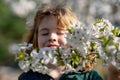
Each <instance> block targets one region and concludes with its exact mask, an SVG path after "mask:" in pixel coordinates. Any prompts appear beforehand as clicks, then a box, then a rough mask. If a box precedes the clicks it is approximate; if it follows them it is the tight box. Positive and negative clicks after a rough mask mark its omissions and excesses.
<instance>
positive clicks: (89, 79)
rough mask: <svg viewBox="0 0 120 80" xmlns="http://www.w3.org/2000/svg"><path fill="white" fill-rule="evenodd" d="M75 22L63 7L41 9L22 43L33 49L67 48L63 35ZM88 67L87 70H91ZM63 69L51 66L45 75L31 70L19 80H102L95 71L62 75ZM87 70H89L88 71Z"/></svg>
mask: <svg viewBox="0 0 120 80" xmlns="http://www.w3.org/2000/svg"><path fill="white" fill-rule="evenodd" d="M76 21H77V18H76V17H75V16H74V15H73V13H72V12H71V10H70V9H69V8H67V7H65V6H64V5H58V6H55V7H50V6H48V5H44V6H43V7H41V8H40V9H39V10H38V11H37V13H36V15H35V18H34V25H33V27H32V29H29V31H28V33H27V34H26V36H25V39H24V41H25V42H27V43H32V44H33V46H34V47H35V48H38V49H40V48H43V47H52V48H57V47H58V46H60V45H65V46H68V47H69V44H68V43H67V40H66V38H65V33H66V31H67V29H68V26H70V24H72V23H74V22H76ZM92 67H93V66H92V65H89V67H88V68H92ZM62 68H63V67H61V66H59V67H56V66H53V67H52V71H51V72H50V73H49V75H47V74H41V73H38V72H33V71H32V70H30V71H28V72H26V73H25V72H24V73H22V74H21V75H20V77H19V80H59V78H60V80H102V78H101V77H100V76H99V74H98V73H97V72H96V71H94V70H93V71H92V70H91V71H87V70H86V71H85V69H84V71H83V72H82V71H81V72H69V73H67V74H62V72H61V70H62ZM88 70H89V69H88ZM60 76H61V77H60Z"/></svg>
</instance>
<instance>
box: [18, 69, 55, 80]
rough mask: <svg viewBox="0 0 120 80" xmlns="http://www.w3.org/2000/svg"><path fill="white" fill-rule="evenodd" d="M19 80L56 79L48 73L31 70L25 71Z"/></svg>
mask: <svg viewBox="0 0 120 80" xmlns="http://www.w3.org/2000/svg"><path fill="white" fill-rule="evenodd" d="M18 80H54V79H53V78H52V77H51V76H49V75H47V74H42V73H38V72H33V71H32V70H30V71H28V72H23V73H22V74H21V75H20V76H19V78H18Z"/></svg>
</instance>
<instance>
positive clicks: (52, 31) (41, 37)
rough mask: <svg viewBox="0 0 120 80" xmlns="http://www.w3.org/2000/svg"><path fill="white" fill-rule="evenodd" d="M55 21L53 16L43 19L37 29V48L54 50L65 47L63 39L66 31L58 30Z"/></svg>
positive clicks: (65, 43) (64, 39) (65, 42)
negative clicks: (61, 46)
mask: <svg viewBox="0 0 120 80" xmlns="http://www.w3.org/2000/svg"><path fill="white" fill-rule="evenodd" d="M58 27H59V26H58V25H57V19H56V18H55V17H54V16H48V17H46V18H44V19H43V20H42V22H41V24H40V26H39V29H38V47H39V48H42V47H52V48H56V47H58V46H60V45H66V46H67V40H66V38H65V33H66V30H61V29H59V28H58Z"/></svg>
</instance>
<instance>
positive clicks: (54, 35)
mask: <svg viewBox="0 0 120 80" xmlns="http://www.w3.org/2000/svg"><path fill="white" fill-rule="evenodd" d="M49 41H52V42H53V41H57V35H56V34H55V33H51V34H50V36H49Z"/></svg>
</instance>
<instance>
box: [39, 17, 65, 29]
mask: <svg viewBox="0 0 120 80" xmlns="http://www.w3.org/2000/svg"><path fill="white" fill-rule="evenodd" d="M43 28H57V29H64V30H65V27H64V26H61V25H59V24H58V19H57V17H55V16H52V15H50V16H46V17H44V18H43V20H42V21H41V23H40V25H39V30H40V29H43Z"/></svg>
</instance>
